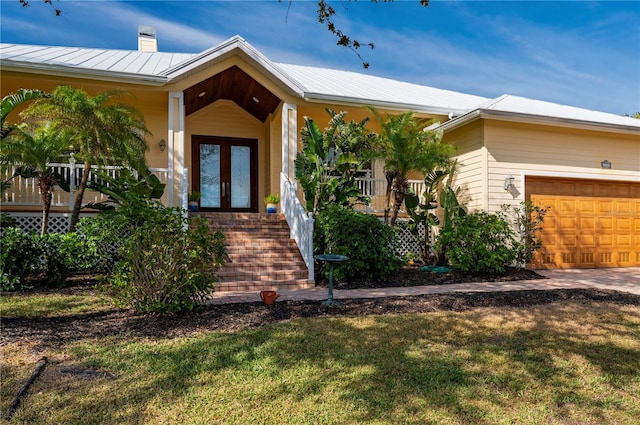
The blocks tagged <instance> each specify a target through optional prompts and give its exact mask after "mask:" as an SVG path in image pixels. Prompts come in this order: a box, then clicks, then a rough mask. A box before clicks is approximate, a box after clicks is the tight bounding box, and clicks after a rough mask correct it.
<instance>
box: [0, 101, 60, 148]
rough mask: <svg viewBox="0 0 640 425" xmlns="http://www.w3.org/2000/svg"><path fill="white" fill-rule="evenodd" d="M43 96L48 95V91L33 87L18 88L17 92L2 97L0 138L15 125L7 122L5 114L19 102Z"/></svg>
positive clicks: (0, 105) (3, 137)
mask: <svg viewBox="0 0 640 425" xmlns="http://www.w3.org/2000/svg"><path fill="white" fill-rule="evenodd" d="M43 97H49V94H48V93H45V92H43V91H41V90H33V89H28V90H27V89H20V90H18V92H17V93H11V94H10V95H7V96H5V97H3V98H2V102H1V103H0V124H1V130H0V139H5V138H6V137H8V136H9V134H11V132H12V131H13V130H14V128H15V126H14V125H11V124H9V123H8V122H7V116H8V115H9V114H10V113H11V111H13V110H14V109H15V108H16V107H17V106H18V105H20V104H21V103H24V102H27V101H29V100H34V99H41V98H43Z"/></svg>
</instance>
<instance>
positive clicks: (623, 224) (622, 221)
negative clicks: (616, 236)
mask: <svg viewBox="0 0 640 425" xmlns="http://www.w3.org/2000/svg"><path fill="white" fill-rule="evenodd" d="M632 224H633V221H632V220H631V218H624V217H618V218H616V220H615V228H616V230H617V231H618V232H630V231H631V226H632Z"/></svg>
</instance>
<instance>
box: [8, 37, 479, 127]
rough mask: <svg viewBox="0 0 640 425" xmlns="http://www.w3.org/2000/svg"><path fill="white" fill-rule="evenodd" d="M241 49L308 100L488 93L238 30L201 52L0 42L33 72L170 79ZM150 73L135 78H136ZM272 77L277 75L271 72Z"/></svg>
mask: <svg viewBox="0 0 640 425" xmlns="http://www.w3.org/2000/svg"><path fill="white" fill-rule="evenodd" d="M238 48H239V49H240V52H241V53H244V54H245V56H246V57H247V58H248V59H251V60H252V61H254V63H255V64H257V65H259V66H261V67H262V68H264V69H265V70H267V71H268V72H269V74H271V75H270V77H274V76H275V77H276V78H275V79H276V80H279V81H278V82H280V83H283V82H284V83H285V85H286V86H287V87H289V88H290V89H292V91H293V92H295V93H296V94H298V95H300V96H302V97H304V98H305V99H307V100H309V101H318V102H330V101H333V102H339V103H347V104H349V103H351V104H358V105H363V104H368V105H374V106H380V107H388V108H394V109H410V110H414V111H418V112H429V113H435V114H442V115H447V114H449V113H456V114H459V113H463V112H466V111H468V110H470V109H473V108H474V107H476V106H477V105H478V104H480V103H482V102H485V101H487V100H488V99H487V98H484V97H480V96H473V95H469V94H464V93H458V92H454V91H448V90H441V89H437V88H433V87H427V86H421V85H417V84H410V83H405V82H402V81H396V80H392V79H388V78H381V77H375V76H371V75H365V74H359V73H356V72H348V71H341V70H335V69H326V68H317V67H309V66H300V65H289V64H278V63H274V62H271V61H270V60H269V59H268V58H266V57H265V56H264V55H262V54H261V53H260V52H259V51H257V50H256V49H255V48H253V47H252V46H251V45H250V44H249V43H247V42H246V41H245V40H244V39H242V38H241V37H239V36H235V37H232V38H230V39H229V40H226V41H225V42H223V43H221V44H220V45H218V46H215V47H213V48H211V49H208V50H205V51H204V52H201V53H199V54H188V53H164V52H139V51H129V50H110V49H89V48H87V49H85V48H78V47H54V46H32V45H21V44H5V43H2V44H0V61H1V62H2V65H3V68H5V69H13V68H19V69H22V70H24V71H28V72H44V71H55V72H58V73H60V72H65V71H66V72H71V71H73V73H74V74H79V73H82V72H84V73H87V75H91V74H97V78H104V77H105V73H112V75H113V77H114V78H117V77H118V76H120V77H123V78H130V77H132V76H139V77H146V79H147V80H152V81H154V82H156V83H162V82H169V81H172V80H174V79H179V78H181V77H182V76H184V75H187V74H190V73H192V72H194V71H195V70H199V69H202V68H203V67H206V66H208V65H211V63H213V62H214V61H219V60H220V59H221V58H223V57H226V56H227V55H229V54H230V53H233V51H234V49H238ZM140 79H145V78H136V80H140ZM272 79H273V78H272Z"/></svg>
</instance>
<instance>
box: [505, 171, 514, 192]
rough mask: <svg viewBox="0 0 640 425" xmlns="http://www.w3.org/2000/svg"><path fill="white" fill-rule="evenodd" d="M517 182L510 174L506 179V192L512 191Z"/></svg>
mask: <svg viewBox="0 0 640 425" xmlns="http://www.w3.org/2000/svg"><path fill="white" fill-rule="evenodd" d="M515 180H516V178H515V177H513V176H512V175H511V174H509V175H508V176H507V177H505V179H504V184H503V187H504V190H510V189H511V188H512V187H514V186H513V182H514V181H515Z"/></svg>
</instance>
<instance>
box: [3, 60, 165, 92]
mask: <svg viewBox="0 0 640 425" xmlns="http://www.w3.org/2000/svg"><path fill="white" fill-rule="evenodd" d="M1 67H2V70H3V71H14V72H24V73H30V74H40V75H42V74H44V75H53V76H57V77H70V78H83V79H87V80H99V81H110V82H115V83H128V84H144V85H149V86H163V85H165V84H166V83H167V78H166V77H159V76H157V75H148V74H134V73H130V72H114V71H105V70H97V69H96V70H94V69H86V68H72V67H68V66H60V65H48V64H35V63H33V62H22V61H12V60H3V61H2V64H1Z"/></svg>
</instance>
